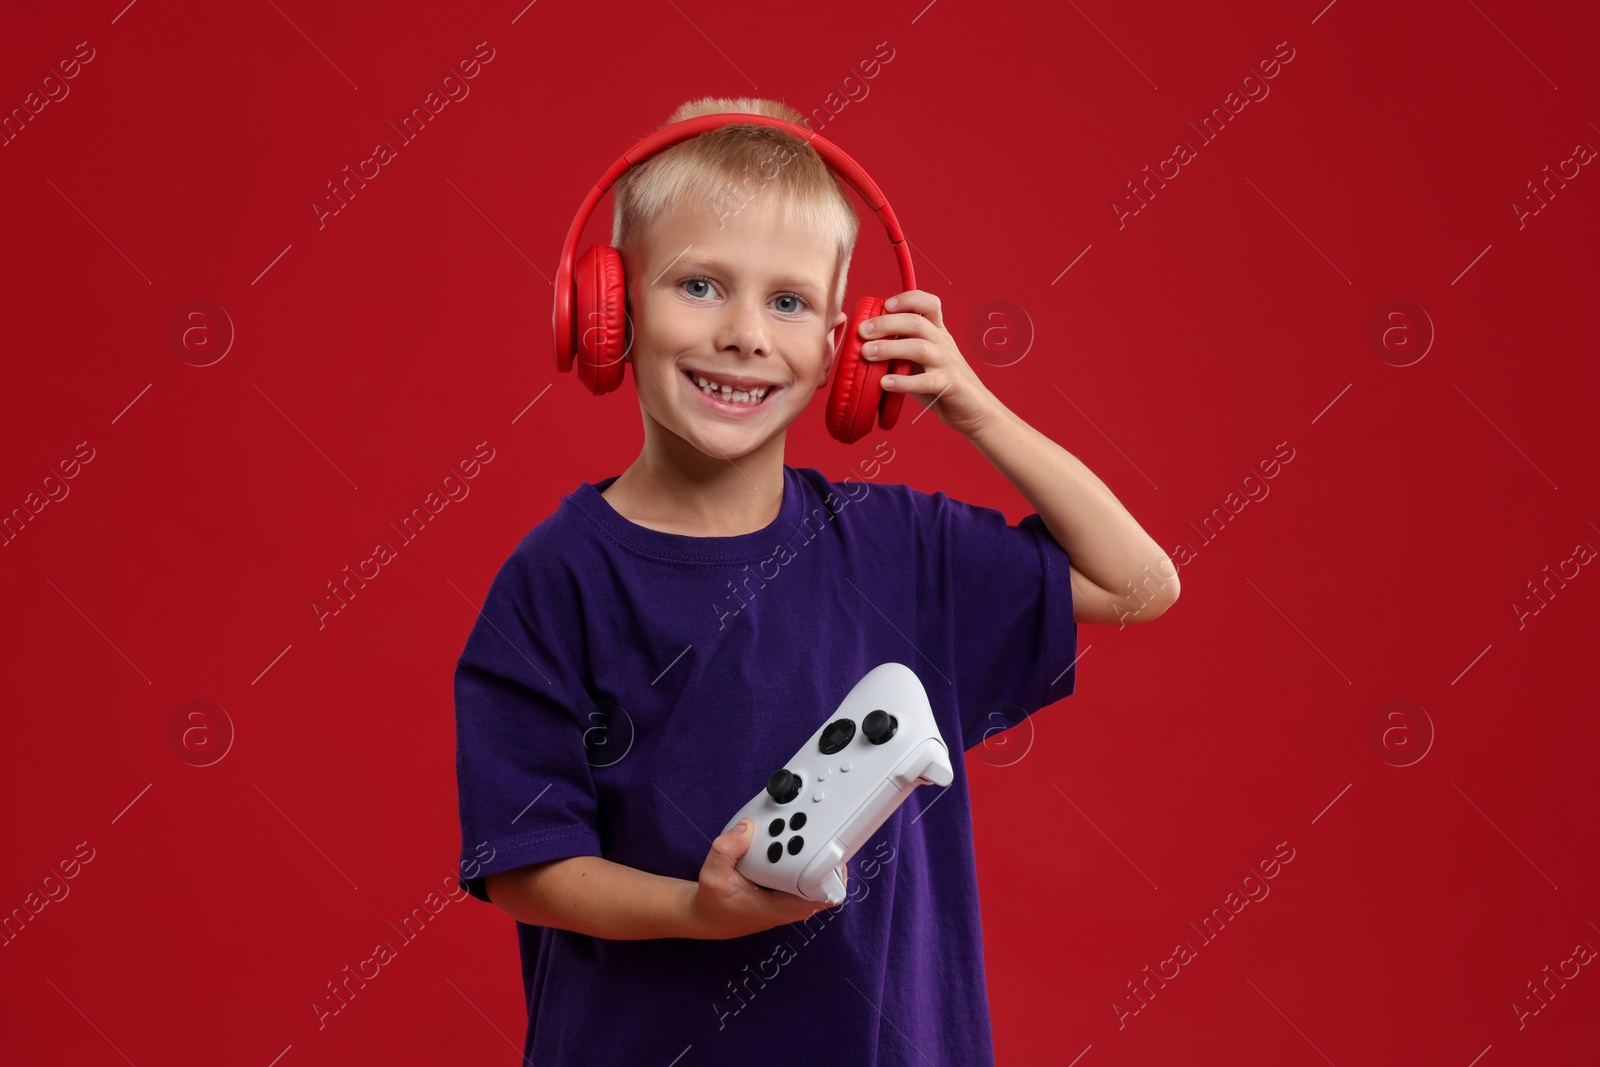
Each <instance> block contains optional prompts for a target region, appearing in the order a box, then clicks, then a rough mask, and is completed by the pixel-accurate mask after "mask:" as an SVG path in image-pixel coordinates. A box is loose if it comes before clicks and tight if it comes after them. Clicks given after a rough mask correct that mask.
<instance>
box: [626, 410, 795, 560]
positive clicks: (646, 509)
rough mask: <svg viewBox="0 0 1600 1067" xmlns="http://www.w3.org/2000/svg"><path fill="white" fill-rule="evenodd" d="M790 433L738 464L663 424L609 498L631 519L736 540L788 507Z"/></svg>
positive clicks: (652, 431)
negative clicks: (785, 488)
mask: <svg viewBox="0 0 1600 1067" xmlns="http://www.w3.org/2000/svg"><path fill="white" fill-rule="evenodd" d="M784 436H785V435H784V434H779V435H777V436H776V437H774V438H773V439H772V440H770V441H767V442H766V443H765V444H763V445H762V446H761V447H760V448H759V449H757V450H755V451H754V452H750V453H747V454H745V455H742V456H739V457H738V458H736V459H725V458H723V457H720V456H708V455H706V454H705V453H704V452H701V451H700V450H699V449H698V448H696V447H695V446H694V445H692V444H690V443H689V442H687V441H685V440H683V439H682V438H681V437H678V436H677V435H675V434H673V433H671V432H670V431H667V430H666V429H664V428H662V427H660V426H653V427H650V428H649V429H648V430H647V431H646V435H645V446H644V449H643V450H642V451H641V452H640V453H639V458H638V459H636V460H634V461H633V463H632V465H630V466H629V467H628V469H627V470H625V471H623V472H622V474H621V475H619V476H618V477H617V480H616V481H615V482H613V483H611V485H610V486H609V487H608V488H607V489H606V491H605V494H604V495H605V497H606V499H607V501H609V502H610V503H611V504H612V506H613V507H614V508H616V510H617V512H618V513H619V514H620V515H622V516H623V517H624V518H626V519H628V520H629V521H631V522H635V523H637V524H639V525H641V526H647V527H650V528H652V529H658V530H663V531H665V532H668V533H681V534H686V535H689V536H694V537H734V536H737V535H740V534H747V533H754V532H755V531H757V530H760V529H762V528H764V527H766V526H769V525H771V524H772V522H773V521H774V520H775V519H777V517H778V513H779V512H780V511H781V510H782V508H783V445H784Z"/></svg>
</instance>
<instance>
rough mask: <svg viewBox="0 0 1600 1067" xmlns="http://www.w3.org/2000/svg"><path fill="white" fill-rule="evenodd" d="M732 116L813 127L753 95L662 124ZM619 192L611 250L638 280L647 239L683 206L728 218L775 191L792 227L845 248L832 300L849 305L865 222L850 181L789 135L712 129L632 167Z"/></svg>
mask: <svg viewBox="0 0 1600 1067" xmlns="http://www.w3.org/2000/svg"><path fill="white" fill-rule="evenodd" d="M728 113H734V114H755V115H768V116H771V117H772V118H778V119H784V120H786V121H789V122H792V123H794V124H795V125H797V126H805V125H806V119H805V116H804V115H802V114H801V113H800V112H799V111H798V110H796V109H795V108H792V107H790V106H789V105H788V104H785V103H783V102H782V101H778V100H766V99H761V98H759V97H747V96H741V97H714V96H707V97H701V98H700V99H698V100H690V101H688V102H687V103H685V104H683V106H681V107H679V108H678V110H676V111H674V112H673V113H672V117H671V118H669V119H667V121H666V122H665V123H663V124H662V125H663V126H668V125H671V124H672V123H674V122H682V121H683V120H684V119H690V118H696V117H698V116H701V115H720V114H728ZM769 186H771V187H774V188H771V189H769ZM613 191H614V193H615V205H614V207H613V209H612V229H611V244H612V247H614V248H616V249H617V251H618V252H619V253H620V254H621V255H622V257H623V262H624V264H625V269H626V272H627V273H628V275H629V276H630V277H635V276H637V275H636V271H637V270H638V269H640V268H638V267H637V266H636V263H635V261H634V255H635V252H636V249H637V248H638V245H639V242H640V240H641V238H642V236H643V234H644V233H645V231H646V230H648V229H649V227H650V226H652V225H653V224H654V223H655V222H656V221H657V220H659V219H660V218H661V217H662V216H663V215H664V214H666V212H667V211H669V210H671V209H672V208H674V207H676V206H677V205H678V204H680V203H688V204H696V203H698V204H703V205H705V209H706V211H707V212H709V213H711V214H713V215H716V216H717V218H718V219H719V220H720V219H722V218H725V217H727V216H730V215H733V214H736V213H737V212H738V211H739V209H740V208H742V207H743V206H744V205H745V204H747V203H750V202H751V201H752V200H753V199H754V198H755V197H759V196H763V195H767V194H768V193H769V192H775V193H776V194H777V195H778V197H779V198H780V202H781V204H782V205H783V217H784V222H785V223H786V224H788V225H795V224H796V223H799V224H800V225H803V226H805V227H806V228H807V229H808V230H810V231H811V232H812V233H814V234H817V235H819V236H821V237H822V238H823V239H824V240H828V241H831V242H833V243H834V244H835V246H836V247H837V248H838V259H837V263H836V266H837V277H838V280H837V281H836V282H835V284H834V291H833V294H832V300H833V306H834V307H835V308H840V307H841V306H842V305H843V303H844V292H845V280H846V277H847V275H848V274H849V270H850V256H851V253H852V252H853V251H854V249H855V243H856V235H857V234H858V233H859V232H860V229H861V220H860V218H859V217H858V216H857V215H856V210H855V207H854V205H852V204H851V202H850V198H849V194H848V193H846V191H845V185H844V183H843V182H842V181H841V180H840V179H839V178H838V177H837V176H836V175H835V174H834V173H833V171H832V170H830V169H829V167H828V165H827V164H826V163H825V162H823V159H822V157H821V156H820V155H818V154H817V151H816V149H814V148H812V147H811V145H809V144H808V143H806V141H805V140H803V139H802V138H800V137H797V136H795V135H794V134H792V133H789V132H788V131H786V130H779V129H775V128H773V127H771V126H756V125H752V124H748V123H739V124H735V125H729V126H720V127H717V128H715V129H712V130H707V131H706V132H705V133H702V134H699V135H697V136H695V137H691V138H689V139H688V140H687V141H680V142H678V143H677V144H675V145H673V146H672V147H671V148H668V149H665V150H664V151H661V152H658V153H657V154H656V155H654V156H652V157H650V158H649V159H647V160H646V161H645V162H643V163H641V164H639V165H638V166H635V167H630V168H629V169H628V170H626V171H624V172H623V175H622V177H621V178H619V179H617V183H616V186H615V188H614V190H613ZM829 317H830V318H831V316H829Z"/></svg>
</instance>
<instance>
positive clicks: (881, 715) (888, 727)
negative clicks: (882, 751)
mask: <svg viewBox="0 0 1600 1067" xmlns="http://www.w3.org/2000/svg"><path fill="white" fill-rule="evenodd" d="M898 729H900V720H899V719H896V718H895V717H894V716H893V715H890V714H889V713H888V712H887V711H869V712H867V717H866V718H865V719H862V720H861V732H862V733H864V734H866V735H867V740H868V741H871V742H872V743H873V744H875V745H881V744H883V743H884V742H885V741H887V740H889V738H891V737H893V736H894V733H895V731H896V730H898Z"/></svg>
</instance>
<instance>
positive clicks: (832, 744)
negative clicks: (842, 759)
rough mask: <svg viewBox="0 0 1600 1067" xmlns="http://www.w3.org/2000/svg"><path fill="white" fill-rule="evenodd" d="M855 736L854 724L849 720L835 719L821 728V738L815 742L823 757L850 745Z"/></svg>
mask: <svg viewBox="0 0 1600 1067" xmlns="http://www.w3.org/2000/svg"><path fill="white" fill-rule="evenodd" d="M855 735H856V724H855V723H854V722H852V721H851V720H849V719H835V720H833V721H832V722H830V723H829V724H828V725H827V726H825V727H823V728H822V737H821V738H820V739H819V740H818V741H817V747H818V748H820V749H821V750H822V754H823V755H825V756H831V755H833V754H834V753H835V752H837V751H839V750H840V749H841V748H843V747H844V746H846V745H848V744H849V743H850V739H851V738H852V737H854V736H855Z"/></svg>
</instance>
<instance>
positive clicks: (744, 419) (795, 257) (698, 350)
mask: <svg viewBox="0 0 1600 1067" xmlns="http://www.w3.org/2000/svg"><path fill="white" fill-rule="evenodd" d="M697 208H698V209H697ZM837 266H838V248H837V246H836V245H834V244H833V243H831V242H830V241H827V240H826V239H824V238H822V237H820V236H818V235H816V234H813V233H811V232H810V231H809V230H808V229H806V228H805V227H803V226H801V225H798V224H794V225H789V224H786V223H785V221H784V218H783V210H782V204H781V202H780V200H779V198H778V197H777V196H775V195H768V196H763V197H759V198H758V199H757V200H756V201H754V202H752V203H750V204H747V205H746V206H745V207H744V208H743V209H742V210H740V211H738V212H737V213H734V214H731V215H727V216H725V217H723V218H721V219H720V226H719V218H718V216H717V215H716V214H715V213H714V212H711V211H707V210H705V209H704V207H702V206H699V205H694V206H690V205H684V204H680V205H679V206H678V207H676V208H675V209H674V210H672V211H670V212H668V213H667V214H666V215H664V216H663V217H662V218H661V219H660V220H659V221H658V222H657V223H656V224H655V225H654V226H652V227H651V228H650V230H649V232H647V233H646V234H645V235H644V238H643V240H641V241H640V243H639V247H638V248H637V249H636V254H635V255H634V256H632V257H630V259H629V262H628V266H627V278H628V290H629V301H630V304H631V312H630V313H631V317H632V322H633V342H632V346H631V348H630V350H629V355H628V359H629V360H630V361H631V362H632V363H633V376H634V383H635V385H636V386H637V387H638V390H639V402H640V407H641V408H642V409H643V412H644V421H645V440H646V449H647V450H648V449H651V448H652V447H654V448H657V449H658V450H660V451H659V453H658V454H672V453H675V452H676V453H679V454H681V455H683V457H684V458H685V459H686V460H688V459H692V458H693V457H691V456H689V455H688V454H687V453H686V452H684V450H683V449H681V448H678V447H674V446H675V445H677V444H678V442H682V443H685V444H687V445H689V446H690V447H691V448H692V449H694V450H696V451H698V452H699V453H701V454H703V455H704V456H706V457H709V458H711V459H714V460H718V461H719V462H720V461H721V460H724V459H729V460H736V459H739V458H740V457H741V456H749V455H752V454H756V455H757V456H758V457H762V456H764V457H765V458H771V457H772V455H773V453H774V451H775V453H776V456H777V458H778V461H779V463H781V461H782V455H783V444H784V434H785V430H786V429H787V427H788V425H789V423H791V422H793V421H794V420H795V418H796V417H798V416H799V414H800V412H802V411H803V410H805V407H806V405H807V404H808V403H809V402H810V400H811V398H812V395H813V394H814V393H816V391H817V390H818V389H821V388H822V387H823V386H824V385H826V384H827V380H828V372H829V369H830V368H831V367H832V365H833V359H834V354H835V352H836V351H837V349H838V345H839V344H841V343H842V341H843V338H844V326H845V323H846V316H845V314H844V312H843V310H842V309H831V308H830V304H831V302H832V297H833V287H834V283H835V281H836V279H837V274H836V269H837ZM830 315H831V318H830ZM701 379H705V380H708V381H710V382H713V383H716V384H717V385H718V386H719V388H717V389H716V390H715V398H713V397H712V396H710V395H708V394H707V391H706V390H705V388H703V387H702V386H701V385H700V384H699V382H700V380H701ZM723 385H726V386H729V387H731V389H730V390H724V389H722V388H720V386H723ZM752 390H764V395H763V397H762V398H761V399H760V401H759V402H758V403H752V402H751V401H755V400H756V396H755V395H754V393H753V392H751V391H752ZM741 393H743V394H744V396H743V398H742V397H741V395H740V394H741Z"/></svg>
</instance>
